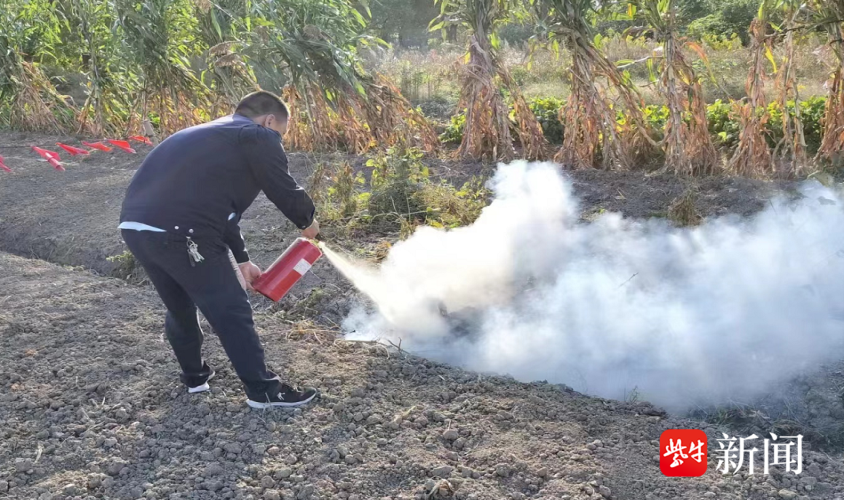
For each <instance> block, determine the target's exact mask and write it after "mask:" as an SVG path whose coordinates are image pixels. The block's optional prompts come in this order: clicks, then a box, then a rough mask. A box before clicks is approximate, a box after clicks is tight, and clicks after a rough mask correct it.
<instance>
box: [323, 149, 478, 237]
mask: <svg viewBox="0 0 844 500" xmlns="http://www.w3.org/2000/svg"><path fill="white" fill-rule="evenodd" d="M422 159H423V153H422V151H421V150H419V149H415V148H410V149H404V148H392V149H389V150H387V151H386V152H383V153H381V154H379V155H378V156H376V157H374V158H370V159H369V160H368V161H367V162H366V168H367V169H371V171H370V175H369V181H368V182H367V180H366V178H367V176H366V175H364V171H359V172H357V173H355V172H354V169H353V168H352V167H351V166H350V165H348V164H344V165H342V166H341V167H339V168H338V169H337V171H336V172H335V173H334V175H332V176H330V179H331V182H330V185H326V184H325V183H324V182H323V183H322V185H321V189H320V190H319V191H318V193H315V197H316V198H317V199H318V200H320V202H319V205H320V212H321V220H323V221H325V222H326V223H327V224H330V225H339V226H341V227H343V228H345V229H348V230H362V231H370V232H377V233H395V232H397V233H399V235H400V236H401V237H406V236H409V235H410V234H412V232H413V230H414V229H415V228H416V227H417V226H419V225H429V226H432V227H438V228H455V227H459V226H463V225H467V224H471V223H472V222H474V221H475V219H477V217H478V216H479V215H480V213H481V210H482V209H483V207H484V206H485V205H486V201H487V198H488V195H489V193H488V191H487V190H486V188H485V187H484V185H483V181H482V180H481V179H477V178H473V179H472V180H470V181H469V182H467V183H465V184H464V185H463V186H462V187H460V188H456V187H454V186H452V185H451V184H449V183H447V182H445V181H437V180H435V179H433V178H432V175H431V172H430V170H429V169H428V167H427V166H426V165H425V163H424V162H423V161H422ZM320 175H321V178H322V180H323V181H324V180H325V179H327V178H328V176H327V175H325V173H324V171H320Z"/></svg>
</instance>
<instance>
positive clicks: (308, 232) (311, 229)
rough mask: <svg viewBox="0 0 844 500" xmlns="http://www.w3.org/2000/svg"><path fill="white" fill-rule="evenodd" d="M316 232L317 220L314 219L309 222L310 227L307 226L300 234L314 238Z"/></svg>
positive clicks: (317, 232) (317, 230)
mask: <svg viewBox="0 0 844 500" xmlns="http://www.w3.org/2000/svg"><path fill="white" fill-rule="evenodd" d="M318 234H319V222H317V220H316V219H314V221H313V222H312V223H311V225H310V227H308V229H305V230H304V231H302V236H304V237H305V238H308V239H309V240H312V239H314V238H316V236H317V235H318Z"/></svg>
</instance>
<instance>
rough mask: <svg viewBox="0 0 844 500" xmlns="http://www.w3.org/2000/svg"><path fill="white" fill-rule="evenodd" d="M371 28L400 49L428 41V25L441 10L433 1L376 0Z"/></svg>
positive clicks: (373, 5)
mask: <svg viewBox="0 0 844 500" xmlns="http://www.w3.org/2000/svg"><path fill="white" fill-rule="evenodd" d="M371 9H372V21H371V23H370V27H371V28H372V29H373V30H375V32H376V33H378V34H379V36H380V37H381V38H383V39H384V40H387V41H388V42H391V43H393V42H394V43H396V45H397V46H399V47H404V46H405V44H407V43H412V42H415V41H421V40H427V38H428V36H429V33H428V25H429V24H430V22H431V21H432V20H433V19H434V18H436V17H437V15H438V14H439V9H438V8H437V6H436V5H435V4H434V2H432V1H431V0H374V1H373V2H372V5H371Z"/></svg>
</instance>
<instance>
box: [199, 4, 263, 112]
mask: <svg viewBox="0 0 844 500" xmlns="http://www.w3.org/2000/svg"><path fill="white" fill-rule="evenodd" d="M194 11H195V13H196V17H197V19H198V21H199V23H198V28H199V29H198V36H199V39H200V40H201V41H202V42H203V45H204V46H206V47H208V48H207V50H206V57H205V58H206V63H207V64H208V69H207V71H203V72H202V76H201V79H202V81H203V83H205V84H206V85H207V86H208V87H209V88H210V89H211V90H213V91H214V92H215V95H214V102H213V106H214V108H213V109H212V112H211V114H212V116H216V115H218V114H221V112H223V111H224V112H229V111H230V110H231V109H232V108H233V107H234V106H236V105H237V103H238V102H239V101H240V99H241V98H242V97H243V96H244V95H246V94H248V93H250V92H254V91H256V90H259V89H260V87H259V86H258V83H257V79H256V76H255V73H254V72H253V71H252V68H251V67H250V66H249V65H248V64H246V62H245V61H244V59H243V57H242V56H241V54H240V49H241V48H242V44H241V43H240V37H241V35H242V33H240V31H239V30H240V29H248V27H247V26H246V25H245V23H244V19H245V18H246V4H245V3H244V2H243V1H242V0H217V1H215V2H212V1H211V0H195V2H194Z"/></svg>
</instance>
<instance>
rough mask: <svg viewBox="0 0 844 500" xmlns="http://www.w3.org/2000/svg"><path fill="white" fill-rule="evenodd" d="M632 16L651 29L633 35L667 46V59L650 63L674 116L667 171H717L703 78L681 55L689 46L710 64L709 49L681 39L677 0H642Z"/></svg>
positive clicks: (666, 140)
mask: <svg viewBox="0 0 844 500" xmlns="http://www.w3.org/2000/svg"><path fill="white" fill-rule="evenodd" d="M628 13H629V14H630V16H631V17H639V18H640V19H643V20H644V21H645V22H647V23H648V25H649V26H648V27H647V28H644V29H638V30H630V32H634V31H635V32H638V33H639V34H640V35H641V34H644V33H647V32H651V33H653V34H654V35H655V36H656V38H657V39H658V40H660V41H662V47H661V48H662V55H661V57H658V56H653V57H651V58H649V60H648V65H649V68H650V69H651V70H652V74H653V75H654V76H653V77H652V78H653V79H654V80H657V83H658V85H657V88H658V89H659V92H660V93H661V94H662V95H663V97H664V98H665V99H666V101H667V106H668V112H669V116H668V120H667V122H666V125H665V135H664V137H663V138H662V140H661V141H660V145H661V146H662V148H663V150H664V152H665V167H664V170H667V171H671V172H675V173H680V174H686V175H696V174H709V173H713V172H715V171H716V169H718V166H719V158H718V152H717V151H716V149H715V146H714V145H713V144H712V139H711V138H710V136H709V130H708V129H707V123H706V103H705V102H704V100H703V92H702V90H701V86H700V79H699V77H698V76H697V75H696V74H695V71H694V69H693V68H692V66H691V64H690V63H689V62H688V61H687V60H686V58H685V56H684V55H683V52H682V50H681V49H682V47H683V46H685V47H687V48H690V49H691V50H694V51H695V52H696V53H697V54H698V55H699V56H700V57H701V59H703V60H704V61H705V62H706V61H707V60H706V55H705V54H704V53H703V49H702V48H701V47H700V46H699V45H697V44H696V43H693V42H690V41H687V40H684V39H682V38H680V37H679V36H678V34H677V23H676V15H677V7H676V5H675V0H636V1H635V2H633V3H631V4H630V8H629V9H628ZM656 73H658V74H659V77H658V79H657V78H656Z"/></svg>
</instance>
